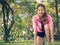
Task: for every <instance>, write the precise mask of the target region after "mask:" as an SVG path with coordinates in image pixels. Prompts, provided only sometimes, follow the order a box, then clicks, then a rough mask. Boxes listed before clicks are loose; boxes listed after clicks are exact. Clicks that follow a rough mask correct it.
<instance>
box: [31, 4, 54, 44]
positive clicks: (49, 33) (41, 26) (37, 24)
mask: <svg viewBox="0 0 60 45" xmlns="http://www.w3.org/2000/svg"><path fill="white" fill-rule="evenodd" d="M32 23H33V29H34V45H42V40H43V38H44V36H46V39H47V41H48V42H50V41H51V43H52V45H54V34H53V21H52V17H51V16H50V15H49V14H48V13H47V12H46V8H45V6H44V5H43V4H39V5H38V6H37V14H36V15H34V16H33V17H32ZM50 39H51V40H50Z"/></svg>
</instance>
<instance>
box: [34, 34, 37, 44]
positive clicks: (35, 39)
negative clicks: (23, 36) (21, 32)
mask: <svg viewBox="0 0 60 45" xmlns="http://www.w3.org/2000/svg"><path fill="white" fill-rule="evenodd" d="M34 45H37V36H36V34H34Z"/></svg>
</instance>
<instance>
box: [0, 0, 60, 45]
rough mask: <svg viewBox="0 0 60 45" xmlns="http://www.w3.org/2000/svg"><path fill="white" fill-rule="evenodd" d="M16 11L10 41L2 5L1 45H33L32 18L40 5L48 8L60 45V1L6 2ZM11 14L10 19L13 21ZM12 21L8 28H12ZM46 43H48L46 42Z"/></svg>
mask: <svg viewBox="0 0 60 45" xmlns="http://www.w3.org/2000/svg"><path fill="white" fill-rule="evenodd" d="M6 1H7V3H8V4H9V5H10V7H11V8H12V10H13V11H14V12H13V13H14V24H13V26H12V28H11V29H10V32H9V35H8V36H7V37H8V39H7V40H6V39H4V38H5V36H4V35H5V32H6V30H5V28H4V23H3V14H2V5H1V4H0V45H32V44H33V37H34V35H33V28H32V16H33V15H34V14H36V7H37V5H38V4H39V3H42V4H44V5H45V6H46V10H47V12H48V13H49V14H50V15H51V16H52V19H53V22H54V38H55V45H60V19H59V18H60V4H59V3H60V2H59V1H60V0H58V1H57V0H6ZM11 16H12V14H11V12H10V13H9V18H10V20H11ZM10 20H9V22H8V27H9V26H10ZM45 42H46V41H45Z"/></svg>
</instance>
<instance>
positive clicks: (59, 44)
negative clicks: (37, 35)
mask: <svg viewBox="0 0 60 45" xmlns="http://www.w3.org/2000/svg"><path fill="white" fill-rule="evenodd" d="M32 44H33V40H28V41H26V40H25V41H21V43H20V42H7V43H5V42H0V45H32ZM46 45H47V44H46ZM55 45H60V41H55Z"/></svg>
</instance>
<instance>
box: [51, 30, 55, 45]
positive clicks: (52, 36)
mask: <svg viewBox="0 0 60 45" xmlns="http://www.w3.org/2000/svg"><path fill="white" fill-rule="evenodd" d="M51 43H52V45H54V32H53V30H51Z"/></svg>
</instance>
